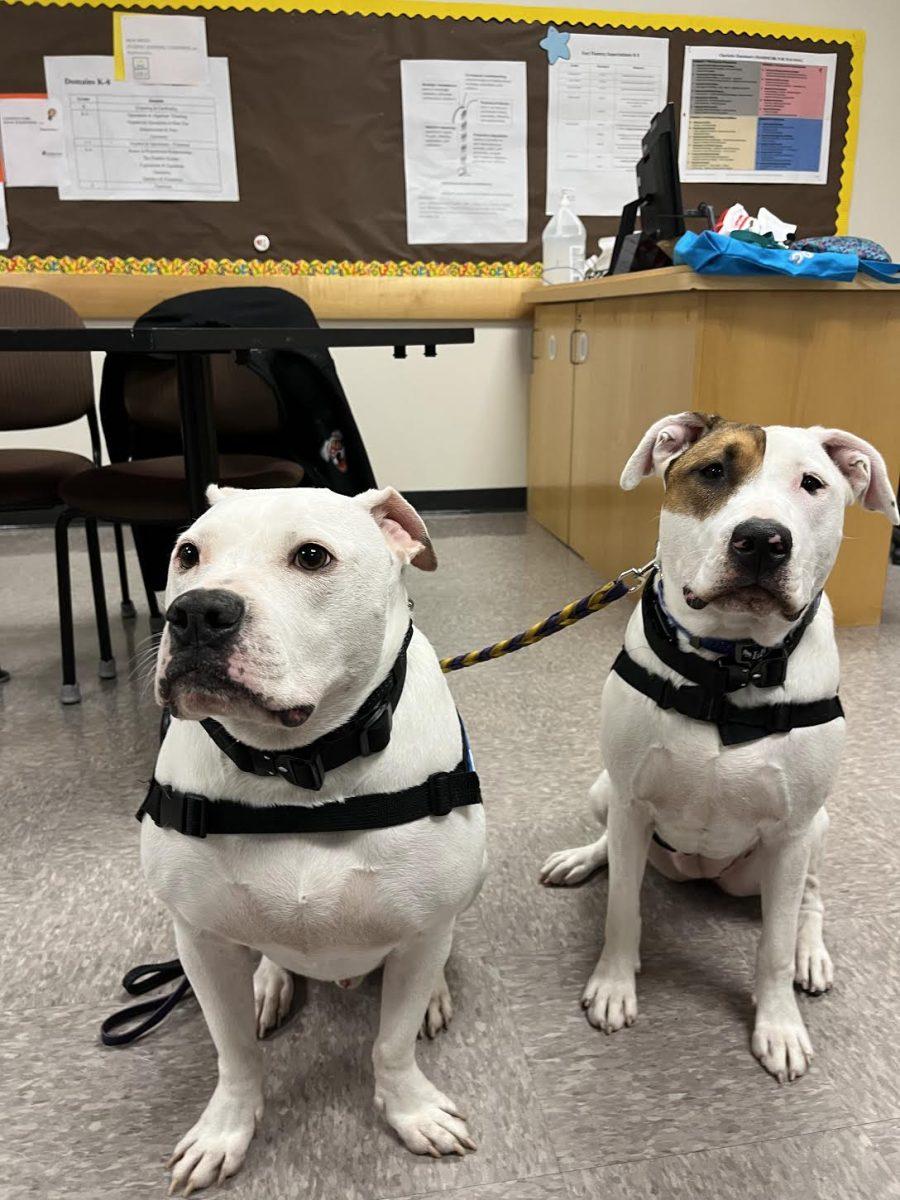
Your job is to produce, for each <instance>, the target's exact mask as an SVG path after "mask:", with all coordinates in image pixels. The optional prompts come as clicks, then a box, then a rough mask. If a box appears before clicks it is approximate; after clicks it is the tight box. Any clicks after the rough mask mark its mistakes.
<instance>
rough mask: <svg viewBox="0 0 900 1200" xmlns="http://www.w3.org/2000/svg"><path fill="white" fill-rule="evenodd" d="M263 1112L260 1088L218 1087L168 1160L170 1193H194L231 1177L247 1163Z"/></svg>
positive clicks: (187, 1194)
mask: <svg viewBox="0 0 900 1200" xmlns="http://www.w3.org/2000/svg"><path fill="white" fill-rule="evenodd" d="M262 1112H263V1099H262V1094H261V1093H260V1092H258V1091H249V1092H241V1093H239V1094H238V1095H235V1094H234V1093H233V1092H232V1093H226V1092H225V1091H224V1090H223V1089H222V1088H221V1087H217V1088H216V1090H215V1091H214V1092H213V1094H212V1099H211V1100H210V1102H209V1104H207V1106H206V1108H205V1109H204V1112H203V1116H202V1117H201V1118H200V1120H199V1121H198V1122H197V1124H196V1125H195V1126H194V1127H193V1129H189V1130H188V1132H187V1133H186V1134H185V1135H184V1137H183V1138H182V1139H181V1141H180V1142H179V1143H178V1145H177V1146H176V1147H175V1150H174V1152H173V1154H172V1157H171V1158H170V1159H169V1161H168V1162H167V1163H166V1166H167V1167H168V1168H169V1169H170V1170H171V1172H172V1182H171V1184H170V1185H169V1195H170V1196H172V1195H174V1194H175V1193H180V1194H181V1195H183V1196H190V1194H191V1192H196V1191H198V1190H199V1189H200V1188H205V1187H209V1186H210V1185H211V1184H214V1183H223V1182H224V1181H225V1180H226V1179H230V1178H231V1176H232V1175H234V1174H236V1172H238V1171H239V1170H240V1169H241V1167H242V1166H243V1163H244V1159H245V1158H246V1157H247V1147H248V1146H249V1145H250V1142H251V1140H252V1138H253V1134H254V1133H255V1132H256V1125H257V1122H258V1121H259V1120H260V1119H261V1117H262Z"/></svg>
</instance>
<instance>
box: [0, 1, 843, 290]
mask: <svg viewBox="0 0 900 1200" xmlns="http://www.w3.org/2000/svg"><path fill="white" fill-rule="evenodd" d="M127 8H140V9H142V10H145V11H149V12H154V11H164V12H179V11H183V12H188V11H191V12H198V11H203V12H204V13H205V16H206V23H207V41H208V51H209V54H210V56H215V57H220V56H221V57H225V58H227V59H228V60H229V66H230V76H231V93H232V105H233V113H234V132H235V142H236V149H237V163H238V179H239V187H240V200H239V201H238V202H234V203H228V202H224V203H211V202H203V201H200V202H190V203H183V202H174V201H149V202H148V201H124V202H123V201H98V200H92V201H60V200H59V199H58V198H57V195H56V192H55V190H53V189H48V188H21V189H8V190H7V208H8V213H9V225H10V230H11V236H12V240H11V248H10V250H9V251H8V252H7V254H6V256H5V257H0V272H23V271H27V272H45V271H51V272H60V271H62V272H70V273H75V274H101V275H102V274H142V275H146V274H170V275H171V274H175V275H178V274H183V275H201V274H202V275H223V276H227V275H258V276H273V277H278V276H286V275H344V276H355V275H359V276H366V277H371V276H384V275H416V276H423V275H424V276H432V275H433V276H448V275H450V276H463V277H471V276H483V277H492V278H496V277H507V278H523V277H524V278H528V277H533V276H538V275H539V274H540V253H541V251H540V238H541V232H542V229H543V227H544V225H545V224H546V221H547V217H546V214H545V188H546V154H547V71H548V63H547V56H546V53H545V52H544V50H542V49H541V47H540V46H539V42H540V40H541V38H542V37H544V35H545V34H546V32H547V26H548V24H550V23H552V24H554V25H555V26H556V27H557V28H559V29H561V30H570V31H572V32H589V33H602V34H612V35H617V34H619V35H631V36H634V35H641V34H645V35H649V36H659V37H666V38H668V39H669V98H670V99H671V100H673V101H675V103H676V107H678V106H679V105H680V97H681V82H682V65H683V58H684V49H685V46H687V45H696V46H705V45H715V46H732V45H733V46H742V47H759V48H764V49H771V50H779V49H787V50H800V51H806V52H813V53H833V54H835V55H836V64H837V65H836V74H835V88H834V104H833V111H832V121H831V142H830V148H829V156H828V181H827V183H826V184H824V185H810V184H774V183H773V184H739V185H738V184H697V185H684V187H683V192H684V201H685V204H686V205H687V206H693V205H695V204H696V203H697V202H698V201H700V200H701V199H702V200H707V201H709V202H711V203H712V204H713V205H714V206H715V207H716V209H717V210H720V209H722V208H724V207H726V206H727V205H729V204H731V203H732V202H734V201H735V200H738V199H739V200H740V202H741V203H743V204H744V205H745V207H746V208H748V209H750V210H751V211H755V210H756V208H757V207H758V206H760V205H765V206H766V207H767V208H769V209H771V210H772V211H774V212H775V213H777V214H778V215H779V216H781V217H783V218H784V219H786V220H790V221H796V222H797V223H798V224H799V225H800V227H801V231H802V233H804V234H809V235H812V234H826V233H834V232H845V231H846V229H847V220H848V214H849V208H850V194H851V187H852V176H853V158H854V150H855V144H856V132H857V123H858V119H859V97H860V90H861V82H862V56H863V48H864V34H863V33H861V32H860V31H855V30H839V29H824V28H823V29H820V28H816V27H806V26H804V27H795V26H785V25H776V24H765V23H758V22H753V21H731V20H726V19H718V18H704V17H679V16H665V15H657V14H653V15H651V14H629V13H620V12H606V11H598V12H594V11H589V10H584V9H565V8H530V7H509V6H501V7H498V6H488V5H477V4H424V3H404V2H403V0H383V2H380V3H365V2H362V3H352V0H351V2H350V3H347V4H346V5H344V4H341V3H339V2H338V3H329V2H327V0H325V2H323V3H315V2H313V3H311V2H310V0H218V3H213V2H212V0H185V2H184V3H181V4H171V5H165V6H159V5H156V6H154V5H151V4H147V3H144V2H143V0H124V2H118V3H117V2H116V0H12V2H11V0H0V90H2V91H5V92H23V93H25V92H40V91H42V90H44V74H43V56H44V55H80V54H111V53H112V16H111V10H112V9H127ZM405 58H450V59H461V60H521V61H524V62H525V63H526V66H527V90H528V240H527V242H526V243H519V244H512V245H511V244H505V245H483V244H479V245H470V244H462V245H427V246H422V245H416V246H410V245H408V244H407V242H406V208H405V192H404V169H403V130H402V113H401V100H400V62H401V60H402V59H405ZM585 224H586V226H587V229H588V238H589V244H590V243H591V242H593V241H594V239H596V238H597V237H598V236H604V235H608V234H612V233H614V232H615V230H616V226H617V224H618V218H616V217H587V218H585ZM259 233H264V234H266V235H267V237H268V238H269V239H270V243H271V246H270V251H269V252H268V254H266V255H265V256H260V255H257V254H256V253H255V251H254V250H253V239H254V236H255V235H257V234H259Z"/></svg>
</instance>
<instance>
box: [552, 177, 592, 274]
mask: <svg viewBox="0 0 900 1200" xmlns="http://www.w3.org/2000/svg"><path fill="white" fill-rule="evenodd" d="M574 199H575V194H574V192H571V191H569V190H568V189H563V192H562V195H561V196H560V201H559V208H558V209H557V212H556V215H555V216H553V217H551V218H550V220H549V221H548V222H547V227H546V228H545V230H544V271H543V279H544V283H577V282H578V280H579V279H584V253H585V248H586V246H587V230H586V229H585V227H584V224H583V222H582V221H581V218H580V217H579V216H578V213H576V212H575V209H574V208H573V207H572V205H573V202H574Z"/></svg>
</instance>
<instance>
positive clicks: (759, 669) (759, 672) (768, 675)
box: [750, 654, 787, 688]
mask: <svg viewBox="0 0 900 1200" xmlns="http://www.w3.org/2000/svg"><path fill="white" fill-rule="evenodd" d="M786 678H787V655H786V654H779V655H777V656H773V657H772V658H767V659H764V660H763V662H761V663H759V665H758V666H756V667H755V668H754V669H753V670H751V672H750V682H751V683H755V684H756V686H757V687H764V688H765V687H780V686H781V685H782V684H783V683H784V681H785V679H786Z"/></svg>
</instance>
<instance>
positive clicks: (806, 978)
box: [794, 918, 834, 996]
mask: <svg viewBox="0 0 900 1200" xmlns="http://www.w3.org/2000/svg"><path fill="white" fill-rule="evenodd" d="M794 983H795V984H796V985H797V987H798V988H800V989H801V991H804V992H806V993H807V995H809V996H821V995H822V993H823V992H827V991H829V990H830V989H831V986H832V984H833V983H834V966H833V964H832V962H831V955H830V954H829V953H828V951H827V949H826V948H825V943H824V941H823V940H822V928H821V918H820V919H819V920H818V921H817V922H809V923H807V924H806V925H801V926H800V930H799V932H798V934H797V952H796V957H795V961H794Z"/></svg>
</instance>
